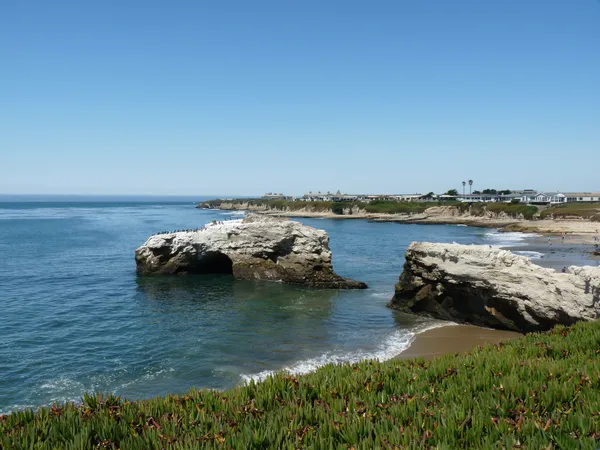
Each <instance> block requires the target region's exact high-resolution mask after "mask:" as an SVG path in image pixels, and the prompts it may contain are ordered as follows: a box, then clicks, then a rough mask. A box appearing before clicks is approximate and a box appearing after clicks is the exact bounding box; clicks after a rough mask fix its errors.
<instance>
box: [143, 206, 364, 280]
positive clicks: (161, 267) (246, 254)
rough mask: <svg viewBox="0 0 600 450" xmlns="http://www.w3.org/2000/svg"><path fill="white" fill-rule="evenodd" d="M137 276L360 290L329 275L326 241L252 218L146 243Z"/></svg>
mask: <svg viewBox="0 0 600 450" xmlns="http://www.w3.org/2000/svg"><path fill="white" fill-rule="evenodd" d="M135 262H136V266H137V272H138V274H140V275H150V274H160V275H170V274H201V273H230V274H233V276H234V277H235V278H237V279H240V280H277V281H283V282H285V283H293V284H301V285H304V286H309V287H316V288H333V289H364V288H366V287H367V285H366V284H364V283H361V282H359V281H354V280H349V279H346V278H342V277H340V276H339V275H337V274H336V273H335V272H334V271H333V267H332V264H331V251H330V250H329V236H328V235H327V233H326V232H325V231H323V230H317V229H315V228H312V227H309V226H307V225H302V224H301V223H298V222H293V221H290V220H287V219H280V218H273V217H265V216H257V215H251V216H249V217H247V218H245V219H243V220H236V221H227V222H221V223H213V224H209V225H207V226H206V227H204V228H203V229H201V230H198V231H180V232H176V233H166V234H158V235H154V236H152V237H150V238H149V239H148V240H147V241H146V243H145V244H144V245H142V246H141V247H139V248H138V249H137V250H136V251H135Z"/></svg>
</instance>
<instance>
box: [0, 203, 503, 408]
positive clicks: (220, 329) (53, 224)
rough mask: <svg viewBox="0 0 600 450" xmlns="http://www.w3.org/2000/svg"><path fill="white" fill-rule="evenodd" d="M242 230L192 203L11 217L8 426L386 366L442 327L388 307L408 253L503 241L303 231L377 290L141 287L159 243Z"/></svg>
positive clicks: (228, 281)
mask: <svg viewBox="0 0 600 450" xmlns="http://www.w3.org/2000/svg"><path fill="white" fill-rule="evenodd" d="M198 200H201V198H199V199H198ZM239 217H240V216H239V213H233V214H232V213H228V212H223V211H213V210H200V209H196V208H194V204H193V203H192V202H191V201H189V200H186V201H185V202H158V201H155V202H139V201H138V202H135V201H127V202H117V201H115V200H114V199H110V200H105V201H101V202H93V201H77V202H66V201H65V202H47V201H46V202H11V203H0V413H2V412H8V411H11V410H14V409H20V408H26V407H32V408H35V407H38V406H40V405H49V404H51V403H53V402H62V401H66V400H74V401H78V400H79V399H80V398H81V397H82V395H83V393H84V392H90V391H104V392H114V393H116V394H119V395H123V396H125V397H127V398H130V399H136V398H147V397H153V396H157V395H164V394H166V393H169V392H171V393H183V392H185V391H187V390H188V389H189V388H190V387H192V386H195V387H198V388H215V389H225V388H229V387H232V386H235V385H237V384H239V383H243V382H244V380H248V379H250V378H256V379H260V378H262V377H264V376H265V375H267V374H269V373H272V371H277V370H281V369H288V370H291V371H294V372H306V371H309V370H313V369H314V368H316V367H318V366H320V365H323V364H326V363H328V362H342V361H356V360H360V359H365V358H378V359H382V360H383V359H388V358H390V357H393V356H394V355H395V354H397V353H399V352H400V351H402V350H403V349H404V348H406V347H407V346H408V344H409V343H410V341H411V339H412V338H413V337H414V334H415V332H417V331H418V330H420V329H423V328H425V327H428V326H430V325H431V323H432V322H430V321H427V320H424V319H414V318H411V317H407V316H404V315H401V314H398V313H395V312H393V311H391V310H389V309H388V308H386V307H385V305H386V303H387V302H388V301H389V299H390V298H391V296H392V294H393V289H394V284H395V283H396V282H397V280H398V276H399V275H400V273H401V271H402V265H403V263H404V256H403V255H404V252H405V250H406V247H407V246H408V245H409V243H410V242H411V241H436V242H458V243H482V242H492V241H493V240H494V239H497V238H498V236H496V235H494V233H493V232H490V231H488V230H482V229H474V228H469V227H461V226H451V225H404V224H402V225H401V224H393V223H370V222H367V221H364V220H319V219H298V220H300V221H301V222H303V223H306V224H308V225H311V226H314V227H317V228H322V229H325V230H326V231H327V232H328V233H329V235H330V240H331V248H332V251H333V255H334V266H335V269H336V271H337V272H338V273H340V274H341V275H343V276H347V277H351V278H356V279H359V280H361V281H364V282H366V283H368V284H369V287H370V289H368V290H366V291H331V290H327V291H319V290H310V289H303V288H300V287H295V286H288V285H283V284H280V283H269V282H241V281H234V280H233V279H232V278H231V277H229V276H195V277H174V278H138V277H137V276H136V273H135V262H134V250H135V248H136V247H138V246H139V245H141V244H143V243H144V242H145V240H146V239H147V238H148V236H149V235H150V234H152V233H153V232H156V231H161V230H168V229H180V228H195V227H199V226H201V225H203V224H206V223H208V222H210V221H212V220H214V219H215V220H228V219H232V218H239Z"/></svg>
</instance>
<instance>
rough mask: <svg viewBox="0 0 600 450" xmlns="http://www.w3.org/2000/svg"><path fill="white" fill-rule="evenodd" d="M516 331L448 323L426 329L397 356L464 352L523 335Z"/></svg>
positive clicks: (433, 356)
mask: <svg viewBox="0 0 600 450" xmlns="http://www.w3.org/2000/svg"><path fill="white" fill-rule="evenodd" d="M522 336H523V335H522V334H521V333H516V332H514V331H503V330H491V329H488V328H480V327H476V326H472V325H446V326H442V327H439V328H434V329H432V330H427V331H424V332H423V333H420V334H418V335H417V336H416V337H415V340H414V341H413V342H412V344H411V345H410V347H408V348H407V349H406V350H405V351H403V352H402V353H400V355H398V356H397V358H401V359H409V358H425V359H431V358H435V357H437V356H441V355H446V354H453V353H462V352H466V351H469V350H471V349H472V348H474V347H477V346H478V345H484V344H497V343H498V342H502V341H506V340H508V339H515V338H519V337H522Z"/></svg>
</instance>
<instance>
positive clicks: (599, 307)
mask: <svg viewBox="0 0 600 450" xmlns="http://www.w3.org/2000/svg"><path fill="white" fill-rule="evenodd" d="M388 306H390V307H391V308H394V309H398V310H401V311H405V312H410V313H416V314H420V315H425V316H429V317H434V318H437V319H446V320H452V321H457V322H466V323H472V324H475V325H483V326H489V327H493V328H501V329H509V330H515V331H521V332H531V331H538V330H547V329H549V328H552V327H553V326H554V325H557V324H565V325H568V324H572V323H574V322H577V321H580V320H593V319H597V318H598V317H599V316H600V268H597V267H575V266H573V267H570V268H569V269H568V271H567V273H557V272H555V271H554V270H552V269H545V268H542V267H540V266H537V265H535V264H533V263H532V262H531V261H530V260H528V259H527V258H525V257H524V256H519V255H515V254H513V253H511V252H509V251H507V250H498V249H493V248H490V247H488V246H480V245H458V244H432V243H424V242H413V243H412V244H411V245H410V247H409V248H408V250H407V252H406V263H405V265H404V271H403V273H402V275H401V276H400V281H399V283H398V284H397V285H396V292H395V295H394V298H393V299H392V300H391V302H390V303H389V305H388Z"/></svg>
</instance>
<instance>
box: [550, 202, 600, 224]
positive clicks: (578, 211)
mask: <svg viewBox="0 0 600 450" xmlns="http://www.w3.org/2000/svg"><path fill="white" fill-rule="evenodd" d="M540 216H541V217H542V218H546V217H549V216H552V217H554V218H555V219H561V218H568V217H581V218H583V219H588V220H591V221H592V222H600V204H598V203H595V204H594V203H592V204H583V203H567V204H565V205H560V206H554V207H552V208H548V209H545V210H544V211H542V213H541V214H540Z"/></svg>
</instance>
